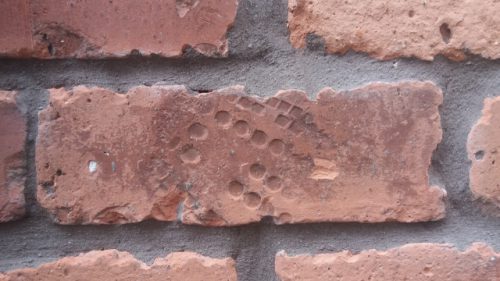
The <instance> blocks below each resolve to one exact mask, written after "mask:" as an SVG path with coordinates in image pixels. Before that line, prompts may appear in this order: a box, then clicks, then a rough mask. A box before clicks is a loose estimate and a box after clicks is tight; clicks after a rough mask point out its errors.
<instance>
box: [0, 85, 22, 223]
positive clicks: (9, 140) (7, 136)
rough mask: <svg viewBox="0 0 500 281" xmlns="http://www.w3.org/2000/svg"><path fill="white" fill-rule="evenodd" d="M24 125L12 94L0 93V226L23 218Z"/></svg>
mask: <svg viewBox="0 0 500 281" xmlns="http://www.w3.org/2000/svg"><path fill="white" fill-rule="evenodd" d="M25 137H26V124H25V120H24V117H23V115H22V114H21V112H20V111H19V110H18V108H17V105H16V100H15V93H14V92H5V91H0V222H5V221H10V220H15V219H18V218H21V217H22V216H23V215H24V212H25V210H24V182H25V163H24V162H25V161H24V153H23V151H24V139H25Z"/></svg>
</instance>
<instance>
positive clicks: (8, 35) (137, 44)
mask: <svg viewBox="0 0 500 281" xmlns="http://www.w3.org/2000/svg"><path fill="white" fill-rule="evenodd" d="M236 9H237V1H236V0H141V1H135V0H120V1H101V0H84V1H66V0H36V1H35V0H26V1H18V0H5V1H0V56H8V57H37V58H54V57H55V58H67V57H78V58H99V57H122V56H126V55H129V54H130V53H134V52H140V53H141V54H144V55H151V54H158V55H161V56H166V57H175V56H180V55H181V54H182V53H183V50H184V49H185V48H186V47H188V46H191V47H193V48H194V49H195V50H197V51H198V52H201V53H203V54H205V55H209V56H219V55H222V56H225V55H227V41H226V38H225V33H226V31H227V30H228V28H229V27H230V26H231V25H232V23H233V21H234V18H235V16H236Z"/></svg>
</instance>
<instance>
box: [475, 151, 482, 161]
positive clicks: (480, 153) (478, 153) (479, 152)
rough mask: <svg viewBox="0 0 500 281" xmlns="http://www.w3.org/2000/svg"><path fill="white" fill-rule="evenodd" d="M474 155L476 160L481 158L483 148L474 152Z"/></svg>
mask: <svg viewBox="0 0 500 281" xmlns="http://www.w3.org/2000/svg"><path fill="white" fill-rule="evenodd" d="M474 157H475V158H476V160H483V158H484V150H479V151H476V153H474Z"/></svg>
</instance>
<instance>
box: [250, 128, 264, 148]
mask: <svg viewBox="0 0 500 281" xmlns="http://www.w3.org/2000/svg"><path fill="white" fill-rule="evenodd" d="M250 141H251V142H252V144H254V145H256V146H263V145H265V144H266V141H267V135H266V133H264V132H263V131H261V130H255V132H253V135H252V138H251V139H250Z"/></svg>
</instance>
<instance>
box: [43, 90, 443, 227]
mask: <svg viewBox="0 0 500 281" xmlns="http://www.w3.org/2000/svg"><path fill="white" fill-rule="evenodd" d="M244 94H245V93H244V92H243V90H242V89H241V88H239V87H233V88H228V89H224V90H220V91H216V92H211V93H206V94H200V95H198V96H193V95H190V94H189V93H188V91H187V90H186V89H185V88H184V87H179V86H172V87H151V88H149V87H138V88H134V89H131V90H130V91H129V92H128V93H127V94H116V93H113V92H111V91H108V90H104V89H99V88H85V87H77V88H74V89H73V90H71V91H65V90H63V89H57V90H51V97H50V106H49V107H48V108H47V109H45V110H44V111H42V112H41V114H40V118H39V120H40V124H39V131H38V132H39V136H38V143H37V174H38V177H39V178H38V181H39V187H38V200H39V202H40V204H41V205H42V206H43V207H45V208H47V209H48V210H49V212H50V213H51V214H53V215H54V218H55V220H56V221H57V222H59V223H63V224H78V223H83V224H87V223H94V224H101V223H128V222H137V221H141V220H145V219H149V218H154V219H157V220H167V221H170V220H175V219H176V218H178V219H181V220H182V221H183V222H184V223H188V224H204V225H238V224H246V223H250V222H257V221H260V220H261V219H262V218H263V217H268V216H270V217H273V218H274V219H275V221H276V223H298V222H323V221H333V222H345V221H357V222H382V221H402V222H416V221H428V220H437V219H441V218H443V216H444V203H443V197H444V196H445V192H444V191H443V190H442V189H440V188H439V187H437V186H429V183H428V172H427V170H428V167H429V165H430V160H431V155H432V152H433V150H434V149H435V148H436V145H437V144H438V143H439V141H440V140H441V127H440V118H439V112H438V106H439V105H440V104H441V102H442V94H441V91H440V90H439V89H438V88H436V87H435V86H433V85H432V84H430V83H421V82H414V83H412V82H407V83H401V84H379V83H377V84H372V85H370V86H367V87H364V88H360V89H356V90H353V91H346V92H335V91H333V90H332V89H324V90H322V91H321V92H320V93H319V94H318V97H317V101H311V100H309V99H308V98H307V97H306V95H305V94H304V93H303V92H300V91H293V90H292V91H281V92H279V93H278V94H277V95H276V96H275V97H272V98H269V99H261V98H257V97H251V96H245V95H244Z"/></svg>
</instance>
